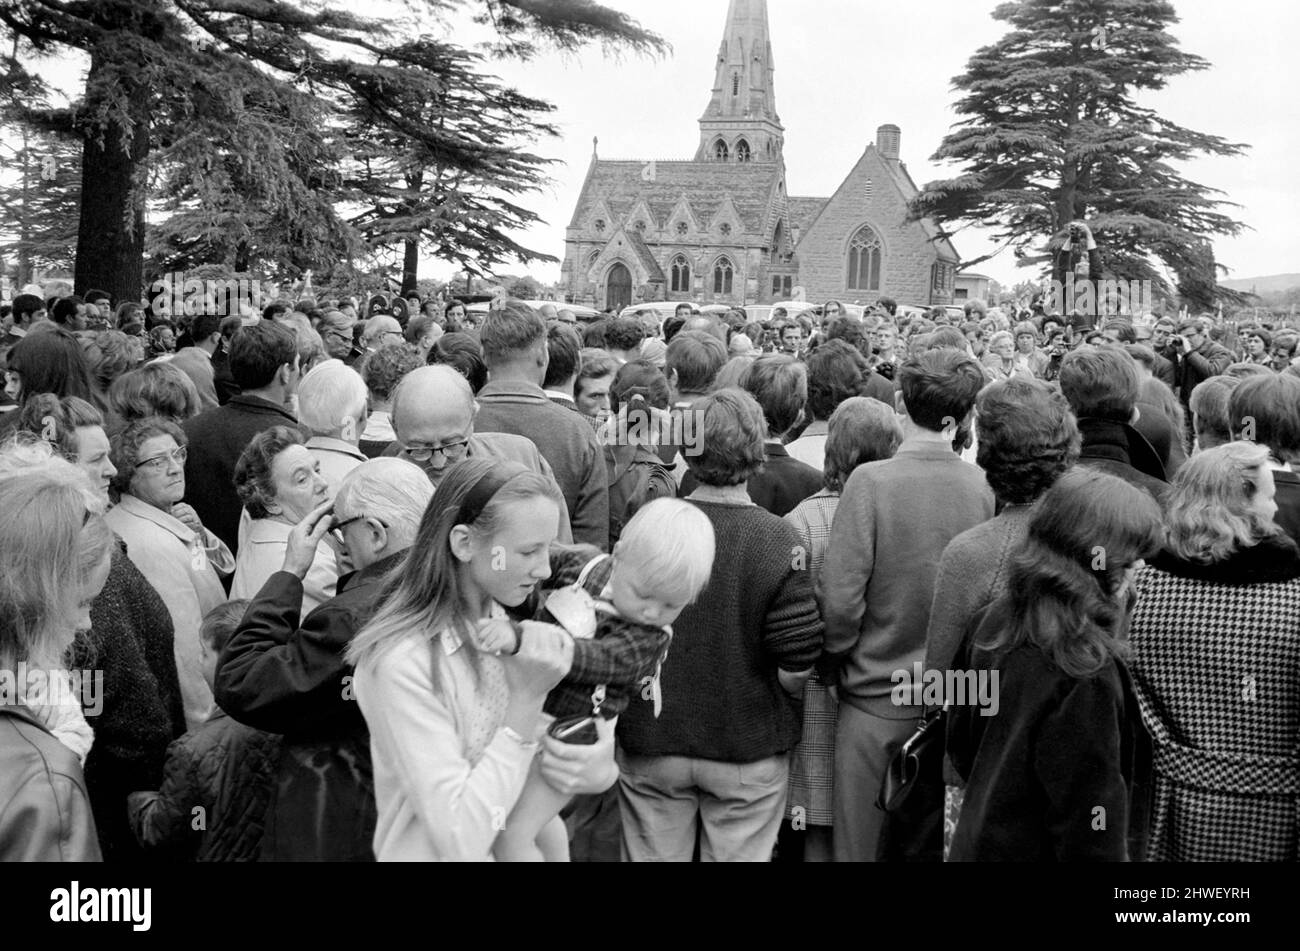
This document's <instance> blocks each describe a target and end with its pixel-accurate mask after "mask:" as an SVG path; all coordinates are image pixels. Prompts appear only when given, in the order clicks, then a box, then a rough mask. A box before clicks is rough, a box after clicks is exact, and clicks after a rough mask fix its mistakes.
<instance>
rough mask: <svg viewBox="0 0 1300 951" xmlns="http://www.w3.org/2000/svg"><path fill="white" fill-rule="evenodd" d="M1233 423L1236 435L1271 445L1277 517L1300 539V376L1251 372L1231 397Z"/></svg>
mask: <svg viewBox="0 0 1300 951" xmlns="http://www.w3.org/2000/svg"><path fill="white" fill-rule="evenodd" d="M1228 425H1229V427H1230V428H1231V430H1232V435H1233V437H1234V438H1236V439H1244V440H1246V441H1248V442H1257V443H1259V444H1260V445H1262V446H1267V447H1268V451H1269V457H1270V458H1269V465H1270V467H1271V468H1272V469H1273V485H1274V487H1275V494H1274V496H1273V499H1274V501H1275V502H1277V514H1276V515H1274V516H1273V521H1275V522H1277V524H1278V525H1280V526H1282V530H1283V531H1285V532H1286V533H1287V534H1288V535H1290V536H1291V537H1292V538H1293V539H1295V540H1296V541H1297V542H1300V474H1297V473H1296V472H1294V471H1293V470H1294V469H1295V467H1296V466H1297V464H1300V379H1297V378H1296V377H1294V376H1292V375H1291V374H1289V373H1278V374H1270V375H1268V376H1252V377H1248V378H1247V379H1245V380H1242V381H1241V382H1240V383H1238V384H1237V385H1236V387H1235V388H1234V389H1233V390H1232V395H1231V396H1229V397H1228Z"/></svg>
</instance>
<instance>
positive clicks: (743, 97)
mask: <svg viewBox="0 0 1300 951" xmlns="http://www.w3.org/2000/svg"><path fill="white" fill-rule="evenodd" d="M773 73H774V69H773V63H772V41H771V34H770V31H769V29H768V25H767V0H730V5H729V6H728V7H727V25H726V27H725V29H724V30H723V34H722V46H721V47H720V48H719V50H718V61H717V72H716V75H715V77H714V80H713V97H712V99H710V100H709V106H708V108H707V109H706V110H705V111H704V115H703V116H701V117H700V147H699V151H697V152H696V155H695V158H696V160H697V161H705V160H713V161H728V162H736V161H753V162H775V161H778V160H779V159H780V157H781V146H782V144H783V142H784V133H785V129H784V127H783V126H782V125H781V117H780V116H778V115H777V114H776V91H775V85H774V81H773Z"/></svg>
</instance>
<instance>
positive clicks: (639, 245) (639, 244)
mask: <svg viewBox="0 0 1300 951" xmlns="http://www.w3.org/2000/svg"><path fill="white" fill-rule="evenodd" d="M624 234H626V235H627V243H628V244H629V245H630V246H631V248H632V250H633V251H635V252H636V256H637V259H638V260H639V261H640V262H641V266H642V267H644V268H645V269H646V270H647V271H649V272H650V283H651V284H666V283H667V278H665V277H664V272H663V268H661V267H660V266H659V262H658V261H656V260H655V256H654V255H653V254H651V253H650V247H649V246H648V245H647V244H646V243H645V239H644V238H642V237H641V235H640V234H638V233H637V232H635V231H625V232H624Z"/></svg>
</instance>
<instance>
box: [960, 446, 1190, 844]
mask: <svg viewBox="0 0 1300 951" xmlns="http://www.w3.org/2000/svg"><path fill="white" fill-rule="evenodd" d="M1163 537H1164V529H1163V526H1162V524H1161V521H1160V507H1159V506H1158V505H1157V503H1156V501H1155V500H1154V499H1153V498H1151V496H1150V495H1148V494H1147V493H1146V492H1144V491H1142V490H1141V489H1137V488H1134V487H1133V486H1131V485H1129V483H1127V482H1125V481H1124V480H1122V479H1120V478H1118V477H1117V476H1112V475H1109V474H1107V473H1104V472H1098V471H1096V470H1094V469H1088V468H1084V467H1075V468H1074V469H1072V470H1070V471H1069V472H1066V473H1065V474H1064V475H1062V476H1061V477H1060V479H1058V480H1057V482H1056V484H1055V485H1053V486H1052V487H1051V488H1050V489H1048V490H1047V492H1046V493H1044V495H1043V497H1042V499H1040V500H1039V502H1038V505H1037V507H1036V508H1035V509H1034V512H1033V514H1032V515H1031V516H1030V519H1029V526H1028V530H1027V533H1026V538H1025V541H1024V543H1023V544H1022V545H1021V546H1020V548H1019V551H1017V553H1016V554H1015V556H1014V559H1013V561H1012V565H1011V572H1010V577H1009V579H1008V584H1007V593H1006V595H1004V597H1003V598H1002V599H1001V600H999V601H998V602H996V603H995V604H994V605H993V606H992V607H991V608H990V610H989V612H988V613H987V615H986V616H985V618H984V620H983V622H982V623H981V624H980V626H979V627H978V628H977V629H976V631H975V633H974V634H973V635H972V637H971V639H970V640H969V641H968V645H967V646H968V647H969V650H967V651H964V653H967V654H969V655H970V659H969V660H966V659H962V660H959V661H958V662H957V663H955V664H954V665H953V666H954V667H955V668H957V669H966V668H971V667H974V668H975V670H976V672H977V675H978V676H980V677H986V678H987V680H988V683H989V685H990V690H989V692H988V695H989V696H990V697H992V698H993V700H994V702H995V703H996V708H995V709H993V713H992V714H990V712H989V710H990V708H989V707H987V706H983V707H982V706H977V705H975V704H973V703H970V702H967V703H964V704H957V705H953V706H952V707H950V710H949V713H950V719H949V724H948V743H947V752H948V756H949V758H950V759H951V761H952V765H953V766H954V768H955V769H956V771H957V773H958V775H959V776H960V777H962V778H963V779H964V780H965V781H966V794H965V798H964V800H963V802H962V808H961V814H960V816H959V817H958V820H957V829H956V832H955V833H954V834H953V839H952V850H951V853H950V856H949V858H950V859H951V860H952V861H967V862H969V861H976V862H980V861H1022V862H1069V861H1125V860H1127V859H1128V858H1130V857H1131V856H1132V857H1136V855H1137V854H1139V850H1140V845H1138V844H1137V843H1136V842H1135V841H1134V842H1131V841H1130V840H1131V839H1132V840H1136V839H1140V837H1141V834H1142V832H1143V831H1144V824H1143V821H1142V820H1143V816H1142V814H1141V810H1140V808H1136V805H1137V804H1136V799H1137V798H1138V797H1137V792H1138V790H1140V789H1141V788H1142V784H1143V781H1144V779H1145V777H1144V775H1143V770H1144V763H1145V754H1146V753H1147V752H1148V748H1147V747H1146V745H1145V740H1146V736H1145V732H1144V731H1143V729H1142V725H1141V722H1140V718H1139V714H1138V708H1137V700H1136V698H1135V696H1134V695H1133V688H1132V681H1131V678H1130V675H1129V672H1128V668H1127V664H1126V660H1125V658H1126V656H1127V653H1128V644H1127V641H1126V628H1127V626H1128V625H1127V620H1128V614H1129V610H1130V608H1131V603H1132V600H1133V589H1132V583H1133V577H1134V575H1135V574H1136V572H1137V570H1138V569H1139V568H1141V567H1142V562H1143V559H1144V558H1147V557H1149V556H1151V555H1153V554H1154V553H1155V552H1157V551H1159V550H1160V548H1161V544H1162V542H1163ZM972 662H973V663H972ZM995 678H996V679H995ZM949 699H951V698H949ZM994 714H995V715H994Z"/></svg>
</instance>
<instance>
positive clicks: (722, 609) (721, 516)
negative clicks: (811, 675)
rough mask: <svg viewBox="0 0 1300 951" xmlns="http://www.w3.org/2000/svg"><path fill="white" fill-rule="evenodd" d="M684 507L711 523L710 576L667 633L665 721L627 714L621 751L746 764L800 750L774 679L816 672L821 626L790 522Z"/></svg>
mask: <svg viewBox="0 0 1300 951" xmlns="http://www.w3.org/2000/svg"><path fill="white" fill-rule="evenodd" d="M688 501H692V503H693V504H694V505H697V506H698V507H699V508H700V510H701V511H703V512H704V514H705V515H707V516H708V517H709V521H711V522H712V523H713V531H714V535H715V538H716V544H717V556H716V557H715V558H714V560H713V574H712V575H711V577H710V578H709V583H708V585H706V586H705V588H704V590H703V591H701V592H700V595H699V597H697V598H696V599H695V602H694V603H693V604H691V605H689V606H687V608H686V609H685V610H683V611H682V613H681V614H680V615H679V616H678V618H677V621H676V623H675V624H674V625H673V634H674V636H673V643H672V647H671V648H670V649H669V651H668V659H667V660H666V661H665V662H664V666H663V673H662V677H661V681H662V690H663V712H662V715H661V716H660V717H659V718H658V719H655V716H654V713H653V711H652V710H651V709H650V708H651V704H648V703H634V704H632V705H631V706H630V707H628V709H627V712H626V713H624V715H623V716H622V717H621V718H620V719H619V733H618V735H619V742H620V744H621V745H622V748H623V750H624V751H625V752H627V753H630V754H632V755H634V756H688V757H694V758H698V759H709V760H718V761H722V762H728V763H752V762H755V761H757V760H760V759H766V758H768V757H770V756H775V755H776V754H778V753H784V752H786V751H787V750H789V749H790V748H791V747H792V746H794V745H795V743H797V742H798V741H799V733H800V718H799V713H798V708H797V706H796V702H795V701H794V700H792V699H791V698H790V697H789V696H788V695H787V694H786V693H785V691H784V690H783V689H782V688H781V685H780V684H779V682H778V680H777V670H778V669H781V670H789V671H801V670H807V669H808V668H809V667H811V666H812V665H813V663H814V662H815V661H816V660H817V656H818V654H819V653H820V652H821V645H822V622H821V618H820V616H819V615H818V612H817V603H816V601H815V600H814V598H813V591H812V583H811V579H810V578H809V572H808V571H807V570H806V569H807V566H806V564H804V563H803V562H801V561H800V560H799V559H798V558H796V557H794V554H795V553H797V552H798V551H799V549H800V545H799V535H798V533H797V532H796V531H795V530H794V528H793V527H792V526H791V525H790V524H789V523H788V522H786V521H784V520H783V519H780V518H777V517H776V516H775V515H773V514H772V513H770V512H766V511H764V510H763V509H761V508H759V507H758V506H756V505H737V504H727V503H723V502H702V501H694V500H688Z"/></svg>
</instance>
